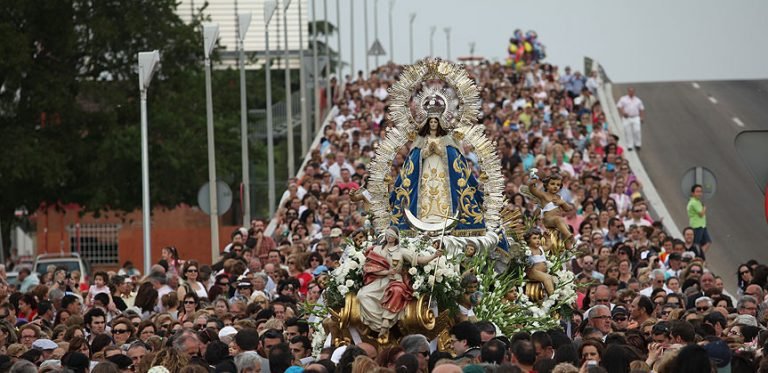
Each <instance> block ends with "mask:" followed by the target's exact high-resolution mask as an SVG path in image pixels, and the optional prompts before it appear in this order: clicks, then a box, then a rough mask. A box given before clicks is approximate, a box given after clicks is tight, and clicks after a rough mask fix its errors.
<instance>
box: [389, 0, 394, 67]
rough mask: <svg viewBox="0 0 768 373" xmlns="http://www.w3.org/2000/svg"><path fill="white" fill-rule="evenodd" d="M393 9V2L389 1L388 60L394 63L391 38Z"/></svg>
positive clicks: (392, 0) (392, 38)
mask: <svg viewBox="0 0 768 373" xmlns="http://www.w3.org/2000/svg"><path fill="white" fill-rule="evenodd" d="M394 8H395V0H389V60H390V61H392V62H395V47H394V45H395V42H394V40H395V38H394V37H393V36H392V35H393V32H392V9H394Z"/></svg>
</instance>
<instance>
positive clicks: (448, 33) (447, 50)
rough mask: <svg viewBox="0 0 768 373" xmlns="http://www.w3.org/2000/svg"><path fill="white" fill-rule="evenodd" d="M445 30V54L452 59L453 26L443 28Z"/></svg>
mask: <svg viewBox="0 0 768 373" xmlns="http://www.w3.org/2000/svg"><path fill="white" fill-rule="evenodd" d="M443 31H445V54H446V57H447V58H448V60H450V59H451V28H450V27H446V28H444V29H443Z"/></svg>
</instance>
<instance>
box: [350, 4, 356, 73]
mask: <svg viewBox="0 0 768 373" xmlns="http://www.w3.org/2000/svg"><path fill="white" fill-rule="evenodd" d="M349 76H350V77H351V79H355V2H354V1H350V2H349Z"/></svg>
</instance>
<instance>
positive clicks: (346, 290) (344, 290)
mask: <svg viewBox="0 0 768 373" xmlns="http://www.w3.org/2000/svg"><path fill="white" fill-rule="evenodd" d="M347 293H349V288H348V287H346V286H344V285H339V294H341V295H342V296H344V295H347Z"/></svg>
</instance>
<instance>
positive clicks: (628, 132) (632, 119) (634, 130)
mask: <svg viewBox="0 0 768 373" xmlns="http://www.w3.org/2000/svg"><path fill="white" fill-rule="evenodd" d="M616 107H617V108H618V109H619V114H621V117H622V118H623V119H622V123H623V125H624V136H625V137H626V139H627V150H629V151H632V148H637V150H640V146H642V144H643V141H642V131H641V128H640V124H642V123H643V119H644V118H645V107H644V106H643V101H641V100H640V99H639V98H638V97H637V96H635V89H634V88H632V87H630V88H627V94H626V95H624V96H621V98H619V102H617V103H616Z"/></svg>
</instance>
